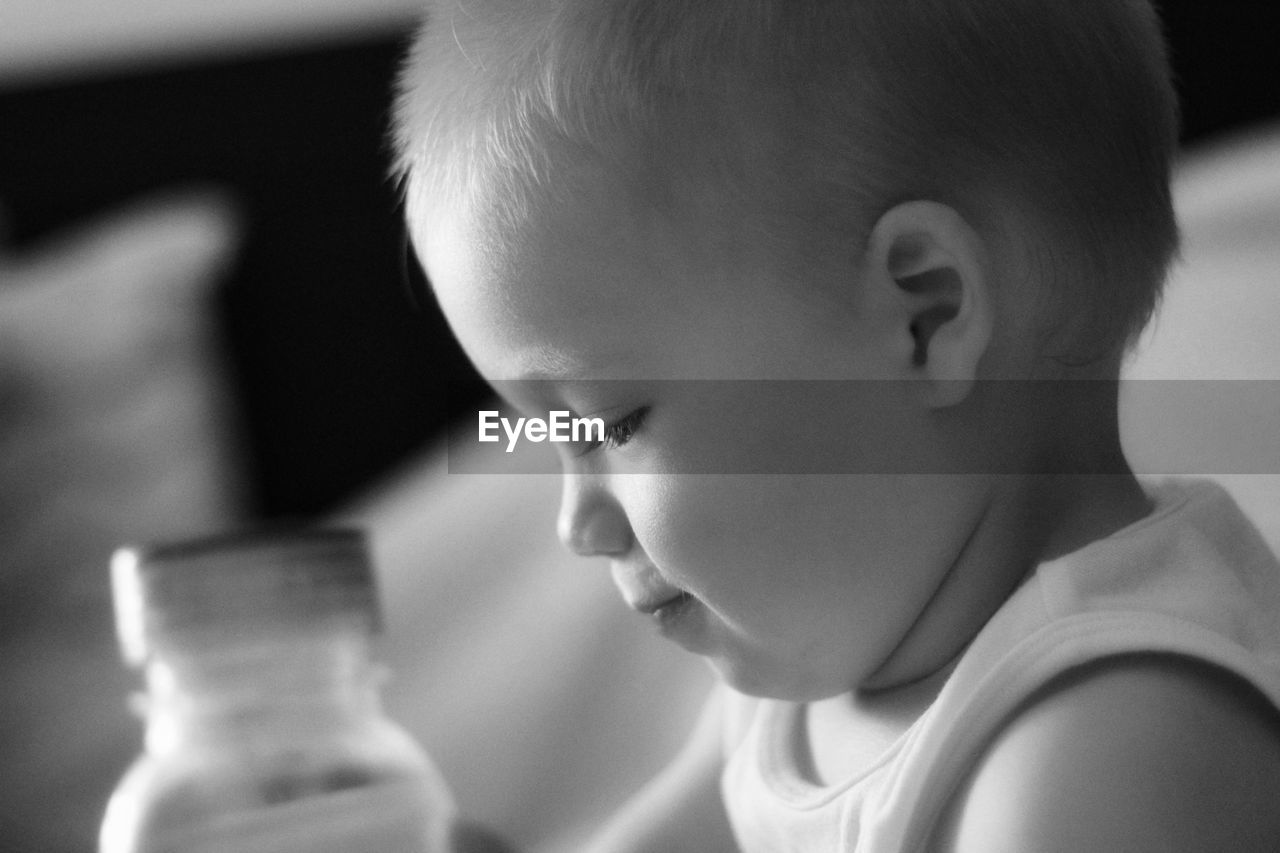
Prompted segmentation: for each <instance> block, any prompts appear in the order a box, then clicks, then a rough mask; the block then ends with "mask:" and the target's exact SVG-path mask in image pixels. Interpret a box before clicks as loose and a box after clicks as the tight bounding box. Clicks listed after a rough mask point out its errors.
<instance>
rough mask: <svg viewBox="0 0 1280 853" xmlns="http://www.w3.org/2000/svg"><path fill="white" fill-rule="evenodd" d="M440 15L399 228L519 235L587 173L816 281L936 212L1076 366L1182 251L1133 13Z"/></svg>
mask: <svg viewBox="0 0 1280 853" xmlns="http://www.w3.org/2000/svg"><path fill="white" fill-rule="evenodd" d="M441 6H442V8H441V9H440V10H439V11H438V12H436V13H434V14H432V15H431V16H430V17H429V18H428V20H427V22H426V26H425V28H424V30H423V32H422V34H421V37H420V39H419V40H418V43H417V45H416V48H415V50H414V52H413V55H412V57H411V59H410V62H409V64H408V67H407V68H406V70H405V74H404V77H403V86H402V91H401V96H400V100H399V104H398V110H397V142H398V149H399V163H398V167H399V169H400V170H401V171H402V173H403V174H404V175H406V176H407V178H408V180H407V183H406V187H407V190H408V202H409V211H410V215H411V218H414V219H418V218H421V217H420V215H417V214H415V211H420V210H421V208H422V207H423V206H424V205H430V204H436V205H439V204H440V202H441V200H442V199H445V198H449V199H452V200H453V201H461V200H463V199H467V200H471V201H474V202H476V203H488V204H491V205H495V206H496V207H497V208H499V211H500V213H501V214H502V215H503V216H504V217H506V218H508V219H509V220H517V219H519V218H521V217H523V216H526V215H528V212H529V210H530V209H531V206H536V205H537V204H538V199H539V198H544V197H545V196H546V195H548V194H549V195H552V196H554V195H555V194H556V193H558V192H562V190H563V192H562V194H563V195H568V194H570V193H569V191H568V190H564V189H563V187H562V186H561V181H560V179H559V178H558V177H557V173H558V172H559V173H562V172H563V167H564V166H565V165H566V164H574V165H577V164H582V163H583V162H587V161H589V162H590V163H592V164H593V165H594V166H595V167H598V168H600V169H602V170H604V171H608V172H611V173H613V174H615V175H616V176H617V177H618V178H619V180H620V181H622V183H623V184H624V185H625V188H626V189H627V190H629V194H630V195H631V196H632V197H633V199H634V201H635V203H636V204H638V205H642V206H645V207H647V208H649V209H651V210H654V211H658V212H661V213H664V214H666V215H667V216H668V218H670V219H672V220H675V221H680V220H681V219H684V220H686V221H687V220H688V219H689V218H690V217H691V216H697V217H698V218H700V219H701V221H700V223H699V225H698V229H699V231H701V232H702V233H703V235H704V239H722V240H726V241H732V240H734V239H735V238H737V239H740V240H742V241H744V242H746V243H749V244H751V245H759V243H760V242H761V241H762V240H763V241H767V242H768V243H769V244H770V248H769V251H770V252H771V253H772V254H773V255H775V256H781V255H790V256H792V257H791V258H790V260H792V261H794V262H796V263H798V264H799V265H800V266H802V267H811V266H812V265H813V263H814V259H815V257H817V256H821V255H824V254H828V253H831V252H837V253H844V254H845V255H846V256H847V255H848V254H850V253H857V252H858V251H860V250H861V249H862V248H863V246H864V245H865V239H866V237H867V235H868V233H869V232H870V230H871V228H872V226H873V225H874V223H875V222H876V220H877V218H878V217H879V215H880V214H882V213H884V212H885V211H887V210H889V209H890V208H891V207H893V206H894V205H895V204H896V203H898V202H901V201H905V200H910V199H931V200H934V201H938V202H942V203H945V204H948V205H950V206H952V207H954V208H955V209H956V210H958V211H959V212H961V213H962V214H963V215H964V216H965V217H966V218H967V219H968V220H969V221H970V223H971V224H973V225H975V226H977V227H980V228H981V229H982V230H983V231H984V234H987V235H989V236H990V237H991V238H992V239H995V238H996V237H997V235H999V236H1000V238H1002V239H1001V243H1002V245H1004V244H1008V243H1010V242H1012V244H1013V245H1014V246H1015V247H1016V254H1017V255H1018V260H1019V261H1020V263H1021V269H1020V270H1019V271H1018V272H1016V273H1013V275H1014V276H1015V277H1016V278H1018V279H1019V280H1018V281H1014V282H1008V283H1006V285H1005V286H1006V287H1020V288H1022V289H1023V290H1027V289H1031V288H1035V289H1036V294H1037V298H1038V299H1039V300H1040V302H1039V303H1038V304H1039V305H1040V307H1041V309H1042V311H1041V312H1040V313H1039V315H1038V316H1039V318H1040V327H1039V331H1040V332H1041V333H1043V334H1044V339H1043V340H1042V343H1043V345H1044V346H1043V351H1044V353H1045V354H1047V355H1049V356H1056V357H1058V358H1059V359H1060V360H1063V361H1067V362H1074V361H1089V360H1096V359H1097V358H1098V357H1100V356H1108V355H1115V354H1117V353H1118V352H1119V351H1120V350H1122V349H1123V347H1124V345H1125V343H1126V342H1127V341H1129V340H1130V339H1131V338H1132V337H1133V335H1134V334H1136V332H1137V331H1138V330H1140V329H1141V327H1142V326H1143V325H1144V324H1145V321H1146V319H1147V318H1148V316H1149V314H1150V311H1151V308H1152V306H1153V305H1154V302H1155V300H1156V296H1157V294H1158V292H1159V287H1160V285H1161V283H1162V281H1163V279H1164V273H1165V269H1166V266H1167V264H1168V261H1169V259H1170V257H1171V255H1172V253H1173V251H1174V249H1175V246H1176V240H1177V237H1176V226H1175V225H1174V220H1173V215H1172V210H1171V203H1170V198H1169V191H1168V178H1169V168H1170V159H1171V156H1172V153H1173V151H1174V148H1175V145H1176V130H1177V119H1176V106H1175V100H1174V96H1173V93H1172V89H1171V85H1170V82H1169V73H1168V68H1167V65H1166V59H1165V55H1164V48H1163V44H1162V40H1161V37H1160V31H1159V24H1158V21H1157V19H1156V16H1155V13H1154V12H1153V10H1152V8H1151V5H1150V3H1149V2H1148V1H1147V0H1089V2H1083V3H1059V2H1052V0H1033V2H1028V1H1027V0H992V2H984V3H976V4H975V3H962V2H954V0H825V2H824V0H816V2H785V1H784V0H765V2H752V3H747V4H743V3H737V2H732V3H731V2H724V1H723V0H709V2H705V3H703V2H700V3H686V2H676V0H596V1H595V2H588V0H568V2H556V1H555V0H546V2H527V3H525V2H502V0H464V1H463V2H458V3H450V4H441ZM424 199H425V200H424ZM1053 332H1056V334H1050V333H1053Z"/></svg>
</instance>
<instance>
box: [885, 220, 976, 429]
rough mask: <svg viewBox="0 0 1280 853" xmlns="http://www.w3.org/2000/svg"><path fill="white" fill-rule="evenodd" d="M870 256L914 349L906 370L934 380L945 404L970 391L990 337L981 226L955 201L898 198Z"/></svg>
mask: <svg viewBox="0 0 1280 853" xmlns="http://www.w3.org/2000/svg"><path fill="white" fill-rule="evenodd" d="M868 249H869V254H868V258H869V260H870V262H871V263H872V264H873V266H874V267H875V268H874V269H873V274H874V275H873V278H874V280H877V281H879V282H881V283H882V287H883V289H884V290H886V291H887V293H886V294H884V295H885V296H886V297H887V300H886V301H887V303H888V305H889V306H891V310H890V311H889V312H888V318H889V322H890V323H892V324H894V326H895V327H896V330H895V331H894V336H895V337H896V339H897V340H899V341H902V342H903V344H904V346H902V347H901V349H900V351H901V352H902V353H903V354H906V353H908V352H909V357H907V358H906V359H905V360H906V362H907V363H905V364H903V365H902V366H903V372H904V374H906V375H909V376H911V377H912V378H914V379H918V380H924V381H925V382H927V383H928V385H927V386H926V388H925V389H924V390H925V400H926V402H927V403H928V404H929V405H930V406H934V407H938V408H942V407H945V406H952V405H956V404H957V403H960V402H961V401H963V400H964V399H965V398H966V397H968V395H969V392H970V390H971V389H972V387H973V383H974V381H975V380H976V379H977V376H978V363H979V361H980V360H981V359H982V356H983V354H984V353H985V352H986V350H987V347H988V345H989V344H990V341H991V325H992V314H991V304H990V292H989V289H990V281H989V271H988V266H987V254H986V251H985V246H984V244H983V240H982V238H981V236H980V235H979V234H978V232H977V231H975V230H974V229H973V227H972V226H970V225H969V223H968V222H966V221H965V219H964V218H963V217H962V216H961V215H960V214H959V213H957V212H956V211H955V210H954V209H953V208H951V207H948V206H946V205H944V204H939V203H937V202H932V201H911V202H905V203H903V204H899V205H897V206H896V207H894V208H892V209H891V210H889V211H888V212H887V213H885V214H884V215H883V216H881V217H880V219H879V221H878V222H877V223H876V225H875V227H874V228H873V229H872V233H871V239H870V241H869V245H868Z"/></svg>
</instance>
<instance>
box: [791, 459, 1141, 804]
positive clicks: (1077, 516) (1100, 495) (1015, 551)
mask: <svg viewBox="0 0 1280 853" xmlns="http://www.w3.org/2000/svg"><path fill="white" fill-rule="evenodd" d="M998 503H1000V504H1001V505H1000V506H993V507H992V512H991V513H989V514H988V518H989V519H990V523H989V524H988V529H990V524H999V525H1016V527H1014V528H1013V529H1020V530H1023V531H1040V532H1039V535H1033V534H1030V533H1028V535H1027V536H1026V537H1025V539H1026V540H1028V541H1034V542H1036V543H1038V544H1037V546H1036V547H1035V548H1034V549H1032V551H1033V553H1032V554H1031V556H1028V553H1027V545H1028V541H1023V542H1022V543H1021V544H1022V545H1023V548H1015V547H1011V545H1010V540H1009V538H1008V537H992V536H990V535H989V534H985V533H978V534H975V538H974V539H973V540H971V543H970V545H969V547H967V548H966V552H965V554H964V555H962V557H961V559H960V560H958V561H957V565H956V567H955V568H956V570H953V572H952V577H962V576H963V574H964V573H965V571H968V572H973V571H977V572H985V574H984V575H983V577H986V578H988V579H996V578H998V577H999V576H1000V575H1001V574H1003V578H1002V580H1001V581H1000V584H999V585H998V586H997V585H996V584H994V583H990V584H985V585H984V584H972V583H971V584H969V585H968V588H969V589H968V591H969V594H965V593H966V590H965V589H963V588H962V587H961V586H960V585H958V584H954V583H953V584H946V583H944V588H943V589H942V590H940V591H939V592H940V594H939V595H936V596H935V599H934V601H933V602H931V604H930V606H929V608H928V609H927V610H926V612H925V613H924V614H922V615H921V617H920V619H918V620H917V623H916V625H915V626H913V629H912V632H911V633H910V634H908V636H907V637H906V638H905V639H904V641H903V643H902V644H901V645H900V646H899V648H898V650H897V651H896V652H895V653H894V655H893V657H891V659H890V661H889V664H890V665H889V666H887V667H885V668H882V669H881V670H880V671H879V672H877V673H876V678H875V679H874V680H872V681H871V682H870V684H871V685H872V687H871V689H861V690H853V691H851V692H850V693H846V694H843V695H840V696H836V697H832V698H831V699H826V700H822V701H819V702H813V703H810V704H809V706H808V708H807V709H806V710H805V713H804V715H803V716H802V717H801V719H802V720H803V721H804V725H803V726H802V727H801V728H800V731H799V732H798V733H797V734H798V735H799V738H800V742H799V743H798V744H797V747H798V748H797V751H796V752H797V755H798V756H800V758H801V765H802V769H803V770H805V771H806V772H807V775H808V776H809V777H810V781H812V782H815V783H818V784H833V783H836V782H839V781H842V780H844V779H848V778H850V777H851V776H853V775H854V774H855V773H859V772H862V771H864V770H865V769H867V768H868V767H870V766H871V765H872V764H873V763H874V762H875V761H876V760H877V759H879V758H880V756H881V755H883V753H884V752H885V750H887V749H888V748H889V747H891V746H892V745H893V743H894V741H896V740H897V739H898V738H899V737H901V736H902V734H903V733H905V732H906V730H907V729H908V728H910V726H911V725H912V724H913V723H914V722H915V721H916V720H917V719H918V718H919V717H920V715H921V714H923V713H924V712H925V711H926V710H927V709H928V707H929V705H930V704H931V703H932V702H933V701H934V699H935V698H936V697H937V694H938V691H939V690H941V689H942V685H943V684H944V683H945V681H946V679H947V677H948V676H949V675H950V673H951V670H952V669H953V667H954V665H955V663H956V661H957V660H958V658H959V656H960V654H961V653H962V652H963V649H964V647H965V646H967V645H968V643H969V641H970V640H971V639H972V637H973V635H974V634H976V633H977V631H978V630H979V629H980V628H981V626H982V624H984V623H985V621H986V619H987V618H989V616H990V615H991V614H993V613H994V612H995V610H996V609H997V608H998V607H999V605H1000V604H1003V602H1004V601H1005V600H1006V599H1007V598H1008V595H1010V594H1012V591H1013V590H1014V589H1016V587H1017V586H1019V585H1020V584H1021V582H1022V581H1023V580H1024V579H1025V578H1026V576H1027V575H1028V574H1029V572H1030V571H1031V570H1033V569H1034V567H1035V565H1037V564H1038V563H1040V562H1042V561H1044V560H1049V559H1054V558H1056V557H1059V556H1062V555H1064V554H1068V553H1070V552H1072V551H1075V550H1078V549H1079V548H1081V547H1083V546H1085V545H1087V544H1089V543H1090V542H1094V541H1097V540H1099V539H1103V538H1105V537H1107V536H1109V535H1111V534H1112V533H1115V532H1116V531H1117V530H1120V529H1122V528H1124V527H1127V526H1128V525H1130V524H1132V523H1134V522H1136V521H1138V520H1140V519H1141V518H1143V517H1145V516H1146V515H1148V514H1149V513H1150V511H1151V504H1150V500H1149V499H1148V498H1147V496H1146V494H1145V493H1144V492H1143V491H1142V488H1141V486H1140V485H1139V484H1138V482H1137V480H1136V479H1134V477H1133V476H1132V475H1131V474H1130V475H1118V474H1117V475H1093V476H1089V475H1083V476H1070V477H1053V478H1042V479H1039V480H1037V481H1035V482H1034V483H1032V484H1029V485H1028V486H1026V487H1024V488H1022V489H1017V490H1013V491H1012V492H1011V493H1010V495H1009V497H1008V498H1006V499H1005V500H1004V501H998ZM1033 507H1034V508H1036V509H1034V510H1032V509H1031V508H1033ZM1002 529H1004V530H1008V529H1010V528H1009V527H1003V528H1002ZM988 561H991V562H988ZM962 563H963V564H964V565H963V566H962V565H961V564H962ZM995 566H1004V567H1012V570H1011V571H1009V570H1006V571H1005V572H1004V573H1000V572H997V571H993V567H995ZM947 586H951V587H952V589H950V590H949V594H945V595H944V594H942V593H943V592H944V591H947V590H946V588H947ZM1006 587H1007V591H1005V592H1000V591H1001V590H1005V589H1006ZM975 591H976V593H978V594H974V592H975ZM995 593H1000V594H999V595H998V597H997V596H996V595H995ZM979 608H980V609H979ZM973 614H984V615H982V616H981V619H977V620H975V619H973V618H972V616H973ZM966 616H967V617H969V618H968V619H967V620H966ZM970 626H971V627H970ZM924 629H930V630H937V631H939V636H944V637H945V638H946V639H947V640H949V641H947V642H943V641H940V640H939V639H938V638H937V636H935V637H930V636H928V635H927V634H926V633H925V632H924ZM947 629H950V634H942V632H944V631H946V630H947ZM958 638H962V640H961V641H959V642H956V640H957V639H958ZM904 664H905V665H904ZM895 665H896V666H897V669H896V670H895V669H894V666H895ZM906 665H914V667H915V668H914V669H908V668H907V666H906ZM902 673H907V674H906V675H903V674H902ZM920 673H923V677H921V675H920ZM877 683H878V684H879V685H881V686H879V687H876V685H877ZM806 765H807V766H806Z"/></svg>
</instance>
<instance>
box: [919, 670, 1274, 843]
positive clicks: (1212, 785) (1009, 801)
mask: <svg viewBox="0 0 1280 853" xmlns="http://www.w3.org/2000/svg"><path fill="white" fill-rule="evenodd" d="M1278 794H1280V714H1278V713H1277V711H1276V709H1275V708H1273V707H1271V706H1270V705H1269V704H1268V703H1267V702H1266V701H1265V700H1264V699H1263V698H1262V697H1261V696H1259V695H1258V694H1256V693H1255V692H1254V691H1253V690H1252V689H1251V688H1249V687H1247V686H1246V685H1244V684H1243V683H1242V682H1240V681H1239V680H1238V679H1236V678H1234V677H1233V676H1230V675H1228V674H1225V673H1223V672H1219V671H1217V670H1215V669H1213V668H1212V667H1210V666H1207V665H1205V664H1201V663H1197V662H1194V661H1191V660H1188V659H1181V658H1176V657H1172V656H1155V655H1142V656H1130V657H1125V658H1118V659H1115V660H1112V661H1105V662H1102V663H1099V664H1096V665H1093V666H1091V667H1088V668H1086V669H1084V670H1082V671H1081V672H1078V673H1073V674H1071V675H1069V676H1067V677H1064V678H1062V679H1060V680H1059V682H1058V683H1055V684H1053V685H1051V686H1050V688H1048V689H1047V690H1045V691H1043V692H1042V694H1041V695H1039V696H1037V697H1036V698H1035V699H1033V700H1032V701H1031V702H1030V703H1029V704H1028V706H1027V707H1025V708H1024V709H1023V710H1022V711H1021V712H1020V713H1019V714H1018V715H1017V716H1016V717H1015V718H1014V719H1013V721H1012V722H1011V723H1010V724H1009V725H1008V726H1007V727H1006V728H1005V729H1004V730H1003V731H1002V732H1001V733H1000V734H999V735H998V736H997V738H996V739H995V741H994V742H993V743H992V745H991V746H990V747H989V749H988V750H987V752H986V753H985V754H984V756H983V757H982V758H981V759H980V760H979V762H978V763H977V765H976V767H975V768H974V771H973V773H972V775H971V776H970V778H969V780H968V782H967V783H966V785H965V786H964V787H963V788H962V789H961V790H960V792H959V793H958V794H957V796H956V798H955V800H954V801H953V802H952V804H951V806H950V808H949V809H948V812H947V815H946V816H945V817H944V819H943V821H942V822H941V824H940V825H939V829H938V832H937V835H936V837H935V843H934V844H933V845H931V846H930V850H937V851H940V853H978V852H979V851H980V853H1004V852H1005V851H1027V850H1035V851H1041V853H1054V851H1082V850H1088V851H1095V853H1107V851H1124V853H1141V851H1157V850H1159V851H1219V850H1231V851H1235V853H1252V852H1253V851H1257V853H1264V851H1271V852H1272V853H1274V851H1276V850H1280V809H1277V808H1276V803H1277V795H1278Z"/></svg>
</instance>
